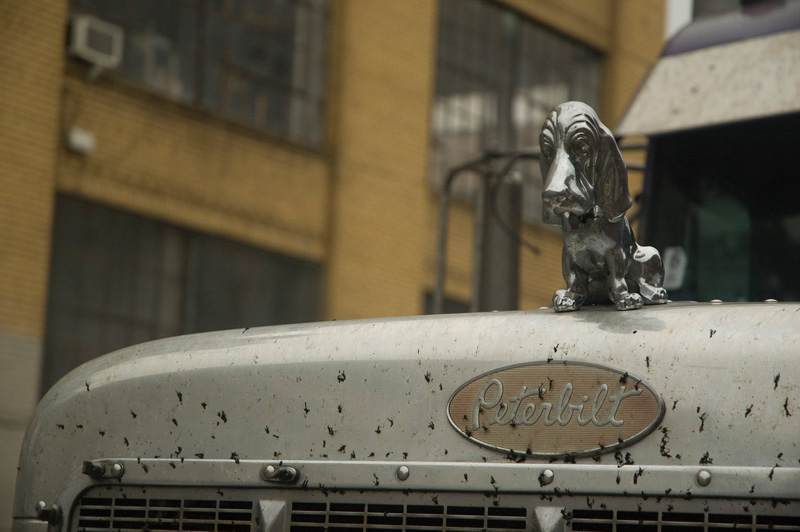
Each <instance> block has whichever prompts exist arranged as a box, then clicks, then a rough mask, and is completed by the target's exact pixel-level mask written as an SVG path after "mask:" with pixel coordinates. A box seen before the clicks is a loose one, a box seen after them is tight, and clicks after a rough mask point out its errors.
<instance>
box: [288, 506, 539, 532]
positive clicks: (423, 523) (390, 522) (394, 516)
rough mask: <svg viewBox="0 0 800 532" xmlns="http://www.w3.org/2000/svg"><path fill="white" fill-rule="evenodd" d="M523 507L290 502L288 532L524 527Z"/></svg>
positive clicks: (524, 512)
mask: <svg viewBox="0 0 800 532" xmlns="http://www.w3.org/2000/svg"><path fill="white" fill-rule="evenodd" d="M526 517H527V510H526V509H525V508H509V507H495V506H489V507H484V506H438V505H414V504H407V505H406V504H352V503H324V502H295V503H292V513H291V526H290V532H323V531H325V530H337V531H339V532H377V531H380V530H404V531H408V532H412V531H422V530H453V531H458V530H524V529H525V526H526Z"/></svg>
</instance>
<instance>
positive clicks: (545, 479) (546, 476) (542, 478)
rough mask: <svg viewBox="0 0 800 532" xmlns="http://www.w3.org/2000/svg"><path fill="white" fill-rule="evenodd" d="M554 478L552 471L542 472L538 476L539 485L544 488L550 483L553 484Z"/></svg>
mask: <svg viewBox="0 0 800 532" xmlns="http://www.w3.org/2000/svg"><path fill="white" fill-rule="evenodd" d="M555 478H556V474H555V473H553V470H552V469H545V470H544V471H542V474H541V475H539V483H541V485H542V486H546V485H548V484H550V483H551V482H553V480H554V479H555Z"/></svg>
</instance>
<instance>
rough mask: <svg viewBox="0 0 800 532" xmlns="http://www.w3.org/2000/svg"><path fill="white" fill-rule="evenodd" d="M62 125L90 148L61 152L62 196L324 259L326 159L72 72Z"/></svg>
mask: <svg viewBox="0 0 800 532" xmlns="http://www.w3.org/2000/svg"><path fill="white" fill-rule="evenodd" d="M62 122H63V127H64V129H68V128H70V127H73V126H75V127H79V128H81V129H84V130H86V131H90V132H91V133H93V134H94V136H95V139H96V149H95V151H94V152H93V153H91V154H89V155H79V154H73V153H70V152H68V151H67V150H65V149H61V150H60V152H59V165H58V177H57V185H58V190H59V191H61V192H65V193H69V194H71V195H75V196H80V197H84V198H87V199H90V200H93V201H97V202H100V203H104V204H108V205H112V206H114V207H117V208H121V209H125V210H130V211H134V212H137V213H139V214H142V215H145V216H148V217H151V218H156V219H160V220H164V221H167V222H170V223H173V224H177V225H181V226H184V227H188V228H191V229H194V230H197V231H201V232H205V233H211V234H216V235H220V236H223V237H226V238H231V239H236V240H240V241H244V242H248V243H251V244H254V245H258V246H260V247H264V248H268V249H271V250H273V251H277V252H279V253H285V254H289V255H294V256H298V257H302V258H308V259H313V260H318V261H319V260H322V258H323V253H324V241H325V237H326V221H327V213H326V207H327V200H326V198H327V195H328V163H327V161H326V159H325V158H324V157H323V156H321V155H318V154H315V153H313V152H311V151H310V150H304V149H299V148H294V147H292V146H290V145H288V144H285V143H281V142H275V141H274V140H273V139H272V138H270V137H268V136H267V135H266V134H263V133H260V132H257V131H252V130H249V129H248V128H245V127H237V126H236V125H234V124H231V123H229V122H226V121H224V120H222V119H216V118H214V117H210V116H208V115H205V114H203V113H201V112H199V111H197V110H195V109H190V108H187V107H183V106H180V105H176V104H170V103H168V102H166V101H165V100H163V99H162V98H159V97H157V96H153V95H148V94H145V93H144V92H143V91H140V90H138V89H133V88H128V87H126V86H125V85H124V84H123V83H121V82H116V81H113V80H110V79H102V78H101V79H99V80H98V81H96V82H94V83H86V82H85V81H84V80H83V78H82V77H80V76H79V75H78V74H77V73H75V74H74V75H70V76H69V77H68V78H67V79H66V81H65V89H64V109H63V113H62Z"/></svg>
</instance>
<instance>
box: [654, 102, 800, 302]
mask: <svg viewBox="0 0 800 532" xmlns="http://www.w3.org/2000/svg"><path fill="white" fill-rule="evenodd" d="M799 134H800V114H793V115H786V116H781V117H773V118H765V119H760V120H755V121H748V122H740V123H737V124H733V125H724V126H717V127H713V128H704V129H698V130H694V131H688V132H686V131H684V132H679V133H674V134H669V135H663V136H659V137H655V138H653V139H652V140H651V150H650V155H649V160H648V178H647V189H648V198H649V201H648V207H649V209H648V216H647V218H646V222H645V224H646V225H645V238H646V240H645V242H646V243H647V244H648V245H654V246H656V247H657V248H658V249H660V250H661V252H662V254H663V255H664V262H665V269H666V279H665V287H666V288H668V289H669V294H670V298H672V299H675V300H697V301H709V300H711V299H721V300H723V301H762V300H764V299H778V300H781V301H787V300H797V299H799V298H800V276H798V275H797V273H796V272H797V265H798V264H800V192H799V190H800V189H798V183H797V180H798V177H800V168H799V167H798V162H797V155H796V154H797V147H796V142H797V140H796V139H797V138H800V135H799Z"/></svg>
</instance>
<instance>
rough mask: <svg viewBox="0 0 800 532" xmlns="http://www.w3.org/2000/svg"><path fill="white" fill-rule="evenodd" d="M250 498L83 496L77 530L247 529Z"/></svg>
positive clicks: (206, 531)
mask: <svg viewBox="0 0 800 532" xmlns="http://www.w3.org/2000/svg"><path fill="white" fill-rule="evenodd" d="M252 525H253V503H252V501H224V500H222V501H219V500H193V499H138V498H99V497H84V498H83V499H81V502H80V506H79V507H78V530H80V531H86V532H90V531H100V530H104V531H111V530H120V531H122V530H185V531H190V532H195V531H196V532H216V531H219V532H249V531H250V530H251V529H252Z"/></svg>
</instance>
